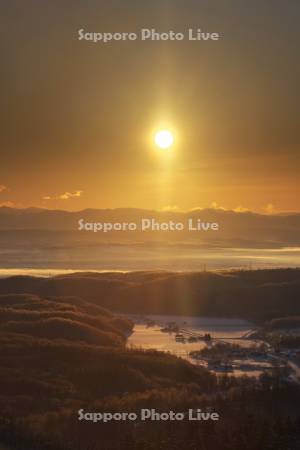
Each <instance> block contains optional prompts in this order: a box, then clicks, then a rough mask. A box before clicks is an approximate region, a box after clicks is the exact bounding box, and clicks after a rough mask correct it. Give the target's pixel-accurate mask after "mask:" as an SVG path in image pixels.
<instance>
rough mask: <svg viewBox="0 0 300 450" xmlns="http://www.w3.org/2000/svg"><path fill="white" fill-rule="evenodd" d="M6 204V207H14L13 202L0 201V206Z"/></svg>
mask: <svg viewBox="0 0 300 450" xmlns="http://www.w3.org/2000/svg"><path fill="white" fill-rule="evenodd" d="M2 206H6V207H7V208H16V204H15V203H14V202H10V201H9V200H8V201H6V202H0V207H2Z"/></svg>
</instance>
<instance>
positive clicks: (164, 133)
mask: <svg viewBox="0 0 300 450" xmlns="http://www.w3.org/2000/svg"><path fill="white" fill-rule="evenodd" d="M154 141H155V143H156V145H157V146H158V147H159V148H163V149H166V148H169V147H171V145H172V144H173V142H174V136H173V134H172V133H171V131H169V130H161V131H158V132H157V133H156V134H155V137H154Z"/></svg>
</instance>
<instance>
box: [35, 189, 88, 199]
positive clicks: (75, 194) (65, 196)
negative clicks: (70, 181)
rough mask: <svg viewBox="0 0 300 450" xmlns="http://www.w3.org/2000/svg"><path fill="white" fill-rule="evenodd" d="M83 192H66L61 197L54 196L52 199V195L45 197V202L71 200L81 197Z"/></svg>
mask: <svg viewBox="0 0 300 450" xmlns="http://www.w3.org/2000/svg"><path fill="white" fill-rule="evenodd" d="M82 194H83V191H74V192H64V193H63V194H60V195H54V196H53V197H51V196H50V195H45V196H44V197H43V200H69V199H70V198H76V197H81V196H82Z"/></svg>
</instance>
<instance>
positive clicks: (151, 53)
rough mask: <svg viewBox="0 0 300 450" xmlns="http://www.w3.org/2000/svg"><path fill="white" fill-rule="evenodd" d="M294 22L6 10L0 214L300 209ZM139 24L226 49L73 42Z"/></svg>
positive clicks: (229, 13) (211, 13)
mask: <svg viewBox="0 0 300 450" xmlns="http://www.w3.org/2000/svg"><path fill="white" fill-rule="evenodd" d="M226 4H227V5H226ZM299 14H300V7H299V2H297V1H290V2H288V4H287V3H286V2H283V1H281V0H273V1H272V2H269V1H258V0H255V1H252V2H251V3H250V2H245V1H241V0H240V1H238V0H236V1H233V2H223V1H216V0H209V1H208V0H202V1H201V0H197V1H194V0H187V1H185V2H182V1H179V0H173V1H163V0H159V1H158V0H153V1H151V2H144V1H141V0H140V1H135V0H132V1H126V2H124V1H120V0H112V1H110V2H108V1H96V0H95V1H88V2H86V1H84V0H81V1H78V0H74V1H72V2H71V1H67V0H63V1H60V2H47V3H46V2H40V1H38V0H29V1H27V2H24V4H22V3H21V2H20V1H16V0H12V1H10V2H4V4H2V5H1V22H2V23H1V33H2V34H3V36H4V37H5V39H4V38H3V39H2V40H1V60H2V63H3V64H2V66H3V68H4V70H2V72H1V75H0V82H1V87H2V88H3V94H2V96H1V104H2V112H1V117H0V120H1V134H0V142H1V164H0V204H2V205H5V204H6V205H11V206H19V207H27V206H38V207H45V208H61V209H67V210H78V209H83V208H117V207H139V208H150V209H168V208H169V209H179V210H189V209H192V208H196V207H201V208H204V207H209V206H213V207H224V208H226V209H239V210H243V209H250V210H255V211H259V212H276V211H295V210H299V201H298V199H299V195H300V188H299V183H298V181H297V179H298V173H299V112H298V105H299V55H298V49H299V45H298V44H299V41H300V31H299V26H298V19H299ZM143 27H147V28H152V27H154V28H156V29H158V30H162V31H167V30H170V29H173V30H178V31H185V30H187V29H188V28H193V27H194V28H198V27H199V28H201V29H203V30H206V31H211V32H218V33H220V35H221V39H220V41H217V42H205V43H203V42H201V43H199V42H189V41H187V40H185V41H182V42H140V41H136V42H114V43H111V44H107V45H106V44H105V45H104V44H100V43H99V44H92V43H89V42H82V41H78V39H77V32H78V30H79V29H80V28H85V29H86V30H89V31H94V32H101V31H106V32H107V31H133V32H137V31H138V30H140V29H141V28H143ZM162 125H163V127H165V125H167V127H168V128H171V129H172V130H174V132H175V144H174V146H173V147H172V149H170V152H169V153H168V156H166V155H165V154H163V152H162V151H158V149H157V148H156V147H155V146H154V144H153V132H154V131H155V130H158V129H160V128H161V126H162Z"/></svg>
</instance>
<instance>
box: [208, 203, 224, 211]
mask: <svg viewBox="0 0 300 450" xmlns="http://www.w3.org/2000/svg"><path fill="white" fill-rule="evenodd" d="M210 208H212V209H221V210H222V211H226V208H224V206H220V205H219V204H218V203H217V202H212V203H211V205H210Z"/></svg>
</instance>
